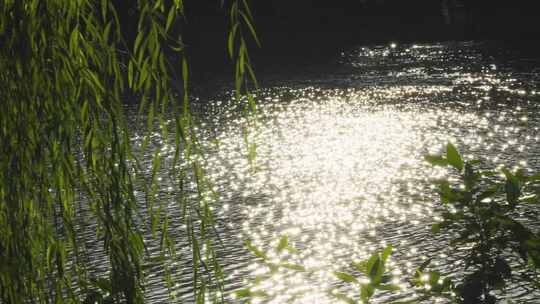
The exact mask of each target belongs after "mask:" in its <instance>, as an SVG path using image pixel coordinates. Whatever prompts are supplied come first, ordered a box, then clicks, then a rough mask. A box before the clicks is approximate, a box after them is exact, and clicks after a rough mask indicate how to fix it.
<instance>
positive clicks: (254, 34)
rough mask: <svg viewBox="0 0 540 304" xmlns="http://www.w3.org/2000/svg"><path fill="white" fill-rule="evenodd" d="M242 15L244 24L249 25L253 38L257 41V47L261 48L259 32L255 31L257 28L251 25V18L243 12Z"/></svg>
mask: <svg viewBox="0 0 540 304" xmlns="http://www.w3.org/2000/svg"><path fill="white" fill-rule="evenodd" d="M240 15H241V16H242V18H243V19H244V23H245V24H246V25H247V27H248V29H249V31H250V32H251V36H252V37H253V39H254V40H255V42H256V43H257V45H258V46H259V47H260V46H261V42H260V41H259V38H258V37H257V32H256V31H255V28H254V27H253V25H252V24H251V21H250V20H249V17H248V16H247V15H246V14H245V13H244V12H243V11H240Z"/></svg>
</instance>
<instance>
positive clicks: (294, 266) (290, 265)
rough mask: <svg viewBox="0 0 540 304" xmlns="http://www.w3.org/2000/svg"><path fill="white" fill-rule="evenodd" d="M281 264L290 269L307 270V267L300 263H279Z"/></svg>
mask: <svg viewBox="0 0 540 304" xmlns="http://www.w3.org/2000/svg"><path fill="white" fill-rule="evenodd" d="M279 266H281V267H283V268H287V269H290V270H295V271H306V268H305V267H304V266H302V265H299V264H292V263H281V264H279Z"/></svg>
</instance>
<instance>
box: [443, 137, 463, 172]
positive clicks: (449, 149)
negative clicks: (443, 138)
mask: <svg viewBox="0 0 540 304" xmlns="http://www.w3.org/2000/svg"><path fill="white" fill-rule="evenodd" d="M446 158H447V160H448V164H449V165H450V166H452V167H454V168H456V169H458V170H459V171H461V170H463V159H462V158H461V155H460V154H459V152H458V150H457V149H456V147H454V145H452V143H448V144H447V145H446Z"/></svg>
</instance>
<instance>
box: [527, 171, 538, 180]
mask: <svg viewBox="0 0 540 304" xmlns="http://www.w3.org/2000/svg"><path fill="white" fill-rule="evenodd" d="M527 180H528V181H530V182H538V181H540V172H538V173H536V174H533V175H531V176H529V177H527Z"/></svg>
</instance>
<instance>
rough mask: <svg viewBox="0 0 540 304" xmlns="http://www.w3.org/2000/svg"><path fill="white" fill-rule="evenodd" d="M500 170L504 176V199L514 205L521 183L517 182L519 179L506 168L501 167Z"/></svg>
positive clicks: (519, 192) (519, 193)
mask: <svg viewBox="0 0 540 304" xmlns="http://www.w3.org/2000/svg"><path fill="white" fill-rule="evenodd" d="M502 172H503V173H504V175H505V176H506V183H505V190H506V199H507V201H508V203H509V204H511V205H515V204H516V203H517V200H518V198H519V196H520V195H521V183H520V182H519V179H518V178H517V177H516V176H515V175H514V174H512V173H511V172H510V171H509V170H508V169H506V168H503V169H502Z"/></svg>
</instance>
